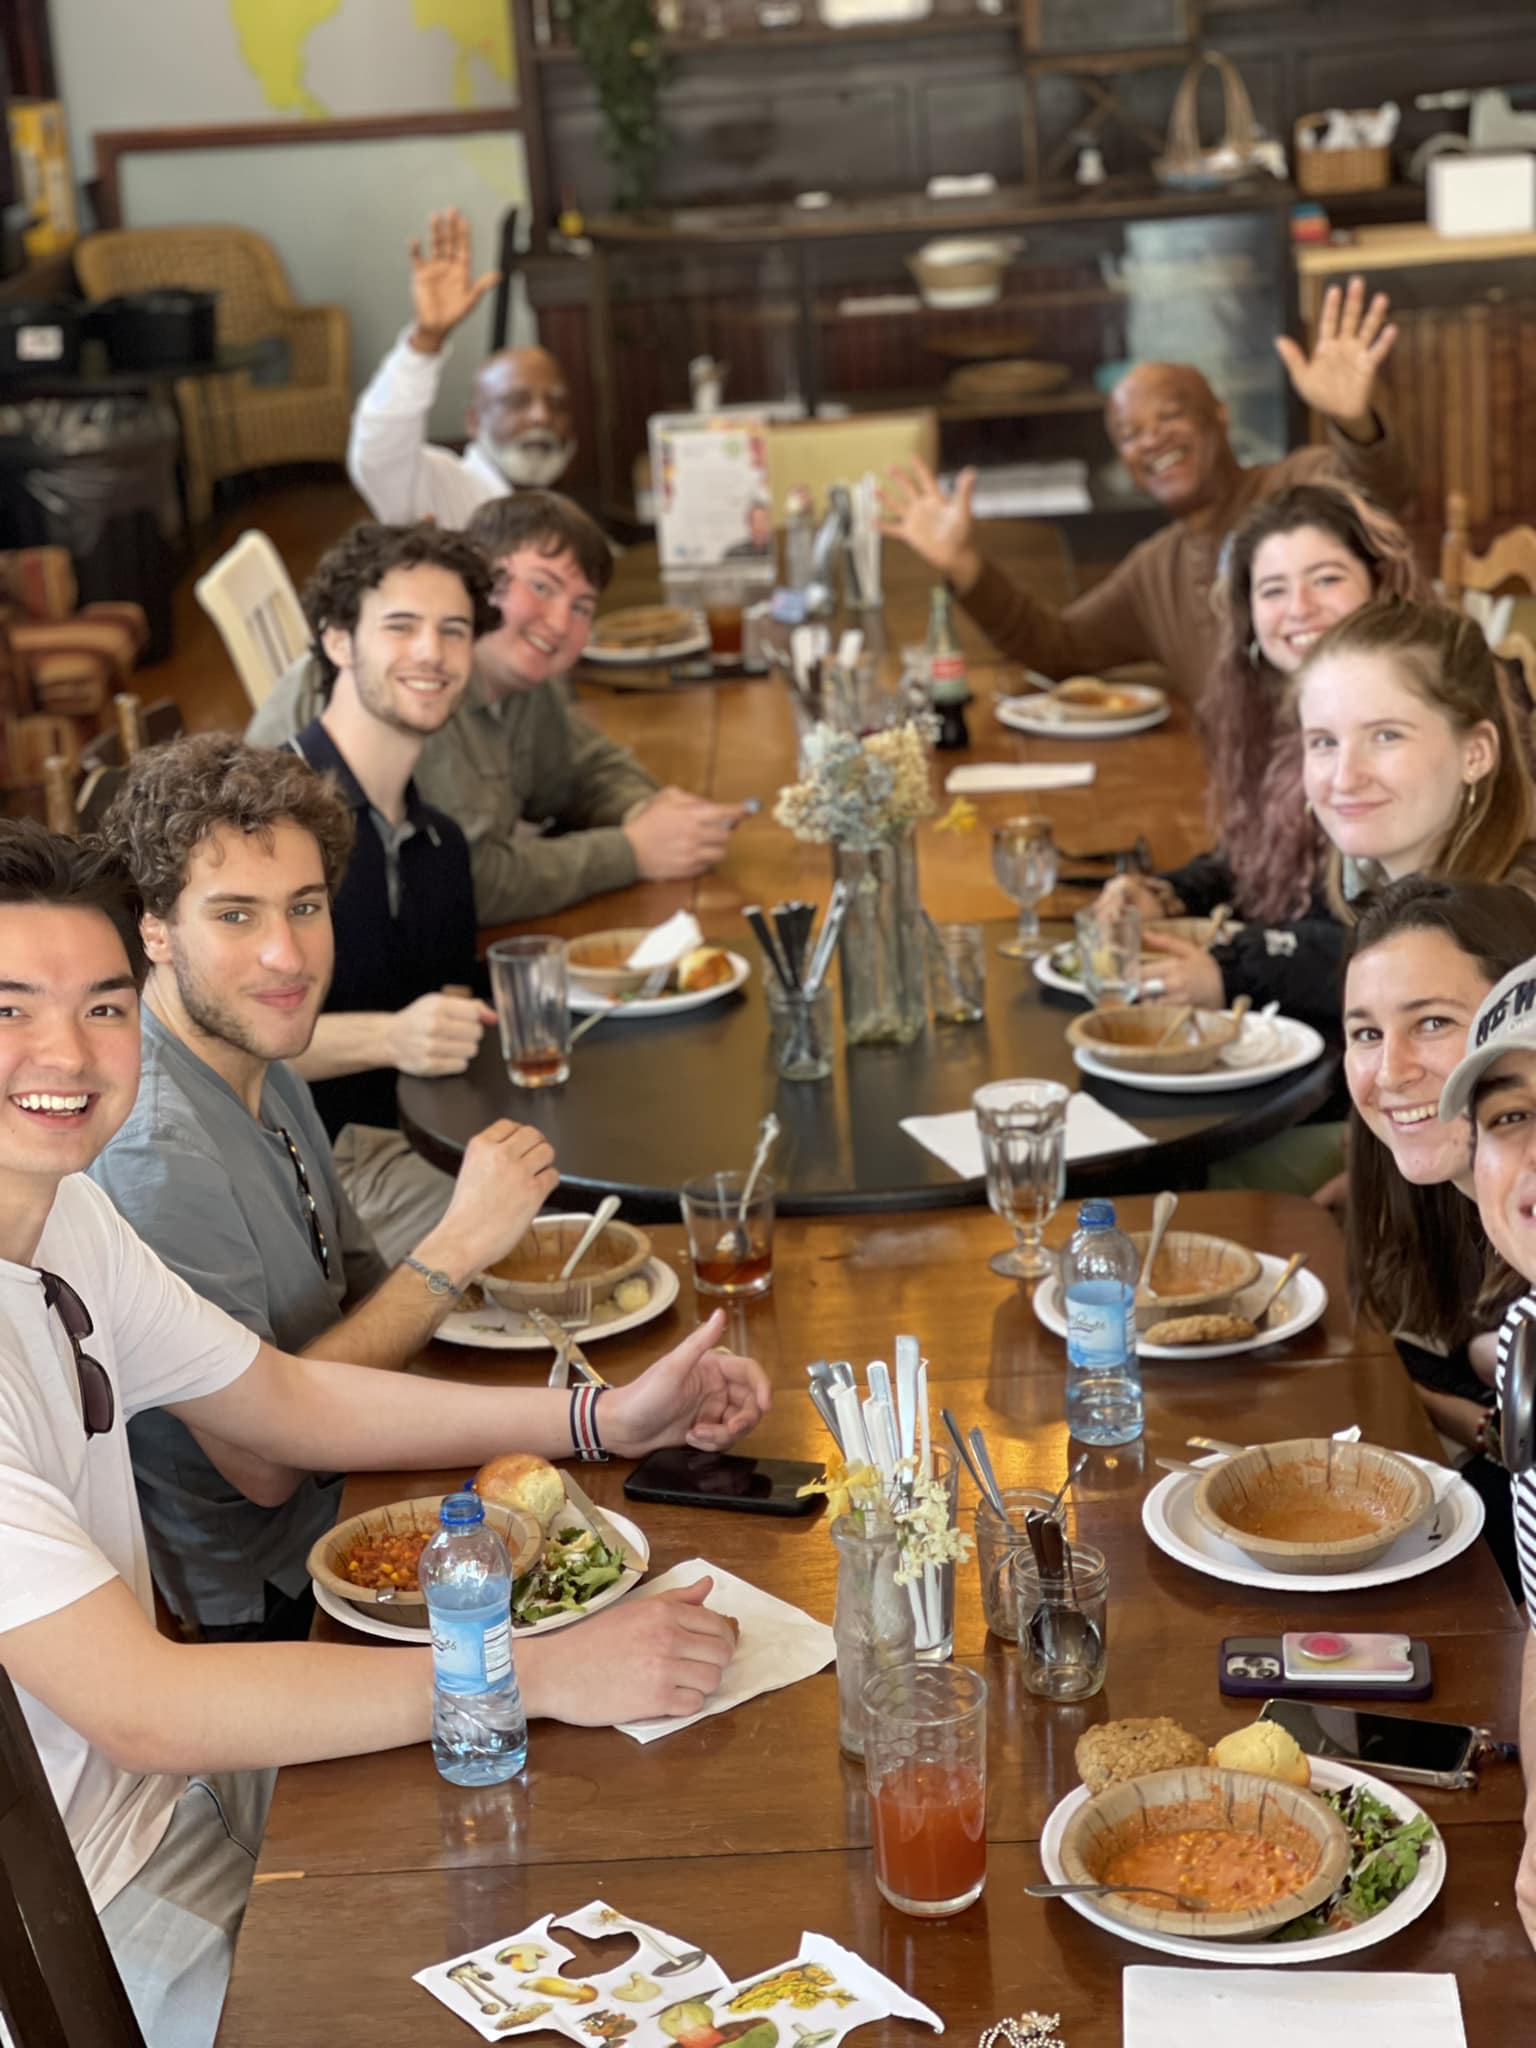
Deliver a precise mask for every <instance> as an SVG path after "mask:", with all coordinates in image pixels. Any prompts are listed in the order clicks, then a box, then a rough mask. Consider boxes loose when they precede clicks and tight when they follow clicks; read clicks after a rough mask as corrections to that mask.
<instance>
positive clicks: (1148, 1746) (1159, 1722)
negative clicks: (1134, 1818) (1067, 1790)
mask: <svg viewBox="0 0 1536 2048" xmlns="http://www.w3.org/2000/svg"><path fill="white" fill-rule="evenodd" d="M1073 1755H1074V1760H1075V1762H1076V1764H1077V1775H1078V1776H1079V1777H1080V1778H1081V1779H1082V1781H1083V1783H1084V1784H1085V1785H1086V1786H1087V1787H1088V1790H1089V1791H1090V1792H1091V1793H1093V1795H1094V1797H1095V1798H1097V1797H1098V1795H1099V1793H1101V1792H1107V1791H1108V1790H1109V1788H1110V1786H1111V1785H1127V1784H1129V1783H1130V1781H1131V1779H1132V1778H1144V1777H1146V1775H1147V1773H1148V1772H1149V1771H1176V1770H1179V1769H1180V1768H1182V1766H1183V1765H1185V1764H1203V1763H1204V1762H1205V1760H1206V1758H1207V1756H1208V1755H1209V1749H1208V1746H1207V1745H1206V1744H1205V1743H1203V1742H1202V1741H1201V1740H1200V1737H1199V1736H1198V1735H1191V1734H1190V1732H1189V1730H1188V1729H1187V1728H1181V1727H1180V1726H1179V1724H1178V1722H1177V1721H1171V1720H1170V1719H1169V1718H1168V1716H1167V1715H1166V1714H1157V1715H1154V1716H1152V1717H1151V1718H1150V1719H1148V1718H1145V1717H1143V1718H1140V1719H1135V1720H1130V1721H1103V1722H1101V1723H1100V1724H1099V1726H1098V1727H1097V1728H1089V1729H1086V1730H1085V1731H1084V1732H1083V1733H1082V1734H1081V1735H1080V1736H1079V1737H1078V1738H1077V1748H1076V1750H1075V1751H1074V1752H1073Z"/></svg>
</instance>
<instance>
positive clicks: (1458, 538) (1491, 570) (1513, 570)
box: [1440, 491, 1536, 701]
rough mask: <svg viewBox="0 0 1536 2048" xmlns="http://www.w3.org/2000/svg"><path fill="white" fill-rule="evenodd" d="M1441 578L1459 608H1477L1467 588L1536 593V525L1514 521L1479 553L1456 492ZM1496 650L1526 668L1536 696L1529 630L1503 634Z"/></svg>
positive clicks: (1449, 506) (1534, 649) (1448, 504)
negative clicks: (1517, 588)
mask: <svg viewBox="0 0 1536 2048" xmlns="http://www.w3.org/2000/svg"><path fill="white" fill-rule="evenodd" d="M1440 583H1441V587H1442V589H1443V591H1444V595H1445V602H1446V603H1447V604H1448V605H1451V606H1453V607H1454V608H1455V609H1456V610H1457V611H1469V610H1471V609H1472V607H1471V606H1469V605H1468V604H1467V602H1466V599H1467V594H1468V592H1472V593H1476V594H1482V595H1486V596H1488V597H1492V596H1493V595H1494V594H1495V593H1496V592H1500V591H1503V590H1504V589H1505V588H1506V586H1508V585H1510V584H1515V585H1519V586H1521V587H1523V588H1524V589H1525V590H1526V591H1528V592H1530V593H1532V594H1536V526H1512V527H1510V528H1509V530H1508V532H1506V533H1501V534H1499V535H1498V536H1497V538H1496V539H1494V540H1493V541H1491V542H1490V543H1489V546H1488V548H1487V550H1486V552H1485V553H1483V554H1481V555H1475V554H1473V552H1472V542H1471V527H1470V519H1469V511H1468V504H1467V499H1466V495H1465V493H1464V492H1461V491H1452V492H1451V493H1450V494H1449V496H1448V497H1447V498H1446V501H1445V538H1444V540H1443V541H1442V542H1441V544H1440ZM1484 629H1485V630H1487V622H1486V621H1484ZM1495 630H1497V628H1495ZM1493 651H1494V653H1495V654H1496V655H1498V656H1499V658H1500V660H1502V661H1509V662H1514V663H1515V664H1516V665H1517V666H1518V667H1519V668H1520V669H1521V670H1522V672H1523V673H1524V676H1525V685H1526V690H1527V692H1528V694H1529V695H1530V696H1531V698H1532V700H1533V701H1536V646H1533V645H1532V644H1531V641H1530V638H1529V637H1528V635H1526V634H1524V633H1504V634H1501V635H1500V637H1499V639H1498V640H1497V642H1496V643H1495V644H1494V648H1493Z"/></svg>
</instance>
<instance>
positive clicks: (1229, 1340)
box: [1141, 1316, 1259, 1344]
mask: <svg viewBox="0 0 1536 2048" xmlns="http://www.w3.org/2000/svg"><path fill="white" fill-rule="evenodd" d="M1258 1334H1259V1330H1258V1325H1257V1324H1256V1323H1250V1322H1249V1320H1248V1318H1247V1317H1246V1316H1170V1317H1169V1318H1168V1320H1167V1321H1166V1322H1162V1323H1154V1324H1153V1325H1152V1327H1151V1329H1150V1330H1143V1331H1142V1333H1141V1341H1142V1343H1143V1344H1243V1343H1246V1342H1247V1340H1248V1339H1249V1338H1250V1337H1257V1335H1258Z"/></svg>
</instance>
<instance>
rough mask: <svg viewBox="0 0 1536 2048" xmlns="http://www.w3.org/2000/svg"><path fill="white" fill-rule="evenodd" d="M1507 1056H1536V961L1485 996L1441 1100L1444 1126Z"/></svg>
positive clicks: (1507, 975) (1526, 963) (1528, 962)
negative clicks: (1479, 1083) (1480, 1082)
mask: <svg viewBox="0 0 1536 2048" xmlns="http://www.w3.org/2000/svg"><path fill="white" fill-rule="evenodd" d="M1507 1052H1536V959H1533V960H1526V961H1523V962H1522V963H1521V964H1520V966H1518V967H1516V968H1515V969H1513V970H1512V972H1510V973H1509V974H1506V975H1505V977H1504V979H1503V980H1502V981H1501V982H1500V983H1499V985H1498V987H1497V988H1495V989H1493V990H1491V991H1490V992H1489V994H1488V995H1486V996H1484V998H1483V1000H1482V1003H1481V1004H1480V1006H1479V1008H1478V1012H1477V1015H1476V1016H1475V1017H1474V1018H1473V1020H1472V1028H1471V1030H1470V1031H1469V1032H1468V1033H1467V1049H1466V1051H1465V1053H1463V1055H1462V1057H1461V1060H1460V1062H1459V1063H1458V1065H1457V1066H1456V1068H1455V1070H1454V1071H1453V1072H1452V1074H1451V1078H1450V1079H1449V1081H1447V1082H1446V1084H1445V1090H1444V1093H1443V1094H1442V1095H1441V1097H1440V1121H1441V1122H1442V1123H1449V1122H1450V1121H1451V1119H1452V1118H1453V1117H1458V1116H1460V1115H1461V1114H1462V1112H1463V1111H1464V1110H1465V1109H1467V1108H1468V1107H1469V1106H1470V1104H1471V1101H1472V1092H1473V1090H1474V1089H1475V1088H1476V1087H1477V1084H1478V1082H1479V1081H1481V1079H1482V1078H1483V1076H1484V1074H1486V1073H1487V1071H1488V1069H1489V1068H1490V1067H1491V1066H1492V1065H1493V1063H1494V1061H1495V1060H1501V1059H1503V1057H1504V1055H1505V1053H1507Z"/></svg>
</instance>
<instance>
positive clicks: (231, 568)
mask: <svg viewBox="0 0 1536 2048" xmlns="http://www.w3.org/2000/svg"><path fill="white" fill-rule="evenodd" d="M196 589H197V601H198V603H199V604H200V605H201V606H202V608H203V610H204V611H205V612H206V613H207V614H208V616H209V618H210V619H212V621H213V623H214V624H215V625H216V626H217V627H218V629H219V634H220V637H221V638H222V639H223V642H224V645H225V647H226V648H227V649H228V652H229V658H230V660H231V661H232V662H233V663H234V665H235V670H236V673H237V674H238V675H239V677H240V681H241V682H242V683H243V684H244V686H245V694H246V695H247V697H249V698H250V700H251V709H252V710H253V711H255V710H257V709H259V707H260V706H261V705H262V704H264V703H265V702H266V700H267V698H268V697H269V696H270V695H271V694H272V690H273V686H274V685H275V684H276V682H277V680H278V678H279V677H280V676H281V675H282V674H283V673H284V672H285V671H286V670H287V669H289V668H291V667H292V666H293V664H294V662H296V661H297V660H298V658H299V656H300V655H301V654H307V653H308V652H309V649H310V646H311V643H312V635H311V633H310V630H309V622H308V621H307V620H306V619H305V617H304V612H303V608H302V606H301V605H300V603H299V594H298V592H297V591H296V590H295V589H294V587H293V579H292V578H291V577H290V576H289V574H288V571H287V569H286V568H285V567H284V566H283V558H282V556H281V555H280V554H279V553H278V552H277V549H276V548H275V547H273V545H272V543H271V541H270V540H268V538H267V536H266V535H265V534H264V533H256V532H254V531H252V532H249V533H242V534H241V536H240V538H239V539H238V540H237V541H236V542H235V544H234V546H233V547H232V548H231V549H230V550H229V552H228V553H227V554H223V555H220V557H219V559H218V560H217V561H216V562H215V563H214V565H213V567H212V568H211V569H209V570H208V571H207V572H206V573H205V574H204V575H202V576H200V577H199V578H198V579H197V585H196Z"/></svg>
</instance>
